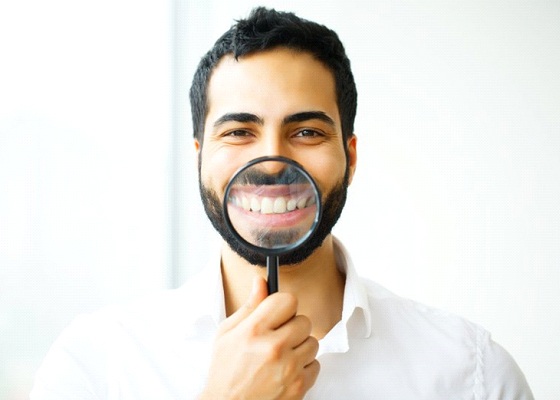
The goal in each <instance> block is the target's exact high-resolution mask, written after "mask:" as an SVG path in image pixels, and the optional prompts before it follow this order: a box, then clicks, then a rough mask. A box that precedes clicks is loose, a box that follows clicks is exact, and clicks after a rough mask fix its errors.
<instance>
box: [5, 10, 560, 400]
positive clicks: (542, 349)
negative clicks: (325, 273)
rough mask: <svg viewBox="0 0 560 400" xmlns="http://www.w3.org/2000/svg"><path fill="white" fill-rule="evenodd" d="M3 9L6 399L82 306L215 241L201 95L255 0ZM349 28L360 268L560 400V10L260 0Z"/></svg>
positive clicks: (177, 276) (178, 265)
mask: <svg viewBox="0 0 560 400" xmlns="http://www.w3.org/2000/svg"><path fill="white" fill-rule="evenodd" d="M198 3H199V4H193V2H178V3H174V4H171V3H168V2H161V1H155V0H152V1H144V2H133V1H126V0H114V1H108V0H101V1H98V2H96V3H92V4H87V5H86V3H81V2H80V3H78V2H71V1H63V0H57V1H50V2H40V1H21V2H13V4H10V5H8V4H4V3H3V4H2V5H0V399H2V400H5V399H10V400H15V399H19V398H25V395H26V393H27V390H28V388H29V385H30V382H31V380H32V375H33V372H34V370H35V368H36V367H37V365H38V363H39V362H40V360H41V358H42V357H43V356H44V353H45V352H46V350H47V348H48V346H49V344H50V343H51V342H52V340H53V339H54V338H55V337H56V336H57V335H58V333H59V332H60V329H62V327H64V326H65V325H66V324H67V323H68V322H69V321H70V320H71V318H72V317H73V316H74V315H76V314H77V313H79V312H84V311H89V310H93V309H95V308H97V307H99V306H102V305H104V304H108V303H112V302H120V301H124V300H127V299H130V298H133V297H136V296H139V295H142V294H145V293H147V292H150V291H154V290H159V289H161V288H163V287H166V286H169V285H174V284H177V283H180V282H182V281H184V279H187V277H188V276H189V275H190V274H192V273H193V272H195V271H196V270H198V269H199V268H200V267H201V266H202V265H203V264H204V262H205V259H206V251H207V249H208V245H207V241H214V240H215V239H216V238H215V235H214V234H213V232H212V230H211V228H210V227H209V224H208V223H207V222H206V219H205V217H204V215H203V211H202V208H201V206H200V204H199V200H198V193H197V186H196V173H195V172H196V169H195V162H194V157H193V147H192V142H191V133H190V132H191V128H190V113H189V108H188V101H187V90H188V87H189V85H190V80H191V76H192V73H193V71H194V68H195V65H196V63H197V62H198V59H199V58H200V56H201V55H202V54H203V52H205V51H206V50H207V49H208V48H209V47H210V46H211V44H212V43H213V41H214V40H215V39H216V38H217V37H218V35H220V34H221V33H222V32H223V31H224V30H226V29H227V28H228V27H229V26H230V24H231V23H232V21H233V19H235V18H240V17H243V16H245V15H246V14H247V13H248V11H249V10H250V8H251V7H252V6H253V5H255V4H257V3H256V2H252V1H236V2H225V1H208V0H207V1H204V2H202V1H200V2H198ZM260 4H268V5H271V6H275V7H278V8H280V9H285V10H293V11H296V12H298V13H299V14H300V15H301V16H303V17H306V18H309V19H313V20H316V21H318V22H321V23H324V24H326V25H328V26H330V27H331V28H333V29H335V30H336V31H337V32H338V33H339V35H340V36H341V38H342V40H343V42H344V43H345V45H346V48H347V51H348V54H349V56H350V59H351V60H352V65H353V68H354V73H355V77H356V80H357V84H358V91H359V109H358V117H357V121H356V134H357V135H358V150H359V153H358V154H359V164H358V170H357V175H356V178H355V181H354V183H353V185H352V186H351V188H350V194H349V201H348V204H347V207H346V209H345V211H344V213H343V217H342V220H341V221H340V223H339V224H338V225H337V227H336V234H337V235H338V236H339V237H340V238H341V239H342V240H343V241H344V242H345V243H346V244H347V246H348V247H349V248H350V250H351V252H352V254H353V257H354V259H355V262H356V264H357V267H358V269H359V270H360V272H361V273H362V274H364V275H366V276H368V277H371V278H372V279H374V280H376V281H378V282H380V283H381V284H383V285H384V286H386V287H388V288H389V289H391V290H392V291H394V292H396V293H398V294H401V295H403V296H406V297H411V298H414V299H416V300H419V301H421V302H424V303H427V304H429V305H433V306H436V307H440V308H444V309H446V310H449V311H452V312H456V313H459V314H461V315H463V316H465V317H467V318H469V319H471V320H473V321H476V322H478V323H480V324H481V325H483V326H485V327H486V328H487V329H489V330H490V331H491V332H492V333H493V336H494V338H495V339H496V340H497V341H498V342H500V343H501V344H502V345H504V347H506V348H507V349H508V350H509V351H510V352H511V353H512V354H513V356H514V357H515V358H516V360H517V362H518V363H519V364H520V366H521V367H522V369H523V370H524V372H525V374H526V375H527V378H528V380H529V383H530V384H531V386H532V388H533V391H534V394H535V397H536V398H538V399H554V398H557V397H558V395H559V394H560V381H559V380H558V375H559V374H560V341H559V340H558V337H560V306H559V305H560V290H559V289H560V78H559V74H558V71H559V70H560V28H559V26H560V24H558V21H560V4H559V3H557V2H544V1H541V2H538V1H535V2H505V1H504V2H498V1H490V2H488V1H468V2H467V1H464V2H448V1H420V2H396V1H389V0H383V1H363V2H362V1H357V0H353V1H352V0H347V1H326V0H322V1H306V2H301V1H287V0H284V1H265V2H260Z"/></svg>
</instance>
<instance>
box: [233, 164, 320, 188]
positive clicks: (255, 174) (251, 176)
mask: <svg viewBox="0 0 560 400" xmlns="http://www.w3.org/2000/svg"><path fill="white" fill-rule="evenodd" d="M236 181H237V183H240V184H242V185H290V184H301V183H309V180H308V179H307V178H306V177H305V176H304V175H303V174H302V173H300V172H298V171H297V170H296V169H294V168H284V169H282V170H281V171H279V172H277V173H274V174H268V173H265V172H262V171H258V170H254V169H249V170H247V171H245V172H244V173H243V174H241V176H239V177H237V179H236Z"/></svg>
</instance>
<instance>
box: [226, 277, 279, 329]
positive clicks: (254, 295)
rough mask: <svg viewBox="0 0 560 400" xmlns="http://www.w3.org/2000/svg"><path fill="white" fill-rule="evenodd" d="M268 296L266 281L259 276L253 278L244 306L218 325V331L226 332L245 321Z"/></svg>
mask: <svg viewBox="0 0 560 400" xmlns="http://www.w3.org/2000/svg"><path fill="white" fill-rule="evenodd" d="M267 296H268V288H267V286H266V281H265V280H264V278H262V277H260V276H256V277H255V278H253V286H252V287H251V293H250V294H249V297H248V299H247V301H246V302H245V304H243V306H241V308H239V310H237V311H236V312H234V313H233V314H231V315H230V316H229V317H228V318H227V319H226V320H225V321H224V322H222V324H221V325H220V331H221V332H222V333H224V332H227V331H229V330H231V329H233V328H235V327H236V326H237V325H239V323H240V322H241V321H243V320H245V319H246V318H247V317H248V316H249V315H251V313H252V312H253V311H254V310H255V309H256V308H257V307H258V305H259V304H260V303H261V302H262V301H263V300H264V299H266V297H267Z"/></svg>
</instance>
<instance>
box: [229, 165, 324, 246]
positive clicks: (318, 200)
mask: <svg viewBox="0 0 560 400" xmlns="http://www.w3.org/2000/svg"><path fill="white" fill-rule="evenodd" d="M265 161H281V162H285V163H286V164H289V165H290V166H292V167H295V168H296V169H297V170H298V171H299V172H301V174H302V175H303V176H305V177H306V178H307V180H308V181H309V182H310V183H311V186H312V187H313V189H314V192H315V200H316V201H315V204H316V205H317V210H316V212H315V219H314V220H313V224H312V225H311V229H309V231H308V232H307V234H305V235H303V237H301V238H300V239H299V240H297V241H295V242H294V243H292V244H290V245H288V246H283V247H279V248H276V249H274V248H273V249H267V248H265V247H259V246H256V245H254V244H252V243H250V242H248V241H247V240H245V239H244V238H243V237H242V236H241V235H240V234H239V233H238V232H237V230H236V229H235V228H234V226H233V223H232V222H231V220H230V218H229V212H228V198H229V192H230V190H231V183H232V182H234V181H235V179H236V178H237V177H238V176H239V174H241V173H242V172H243V171H245V170H246V169H249V168H250V167H252V166H253V165H255V164H258V163H261V162H265ZM222 207H223V210H222V212H223V215H224V220H225V222H226V225H227V227H228V229H229V230H230V232H231V233H232V234H233V235H234V236H235V238H236V239H237V240H238V241H239V242H240V243H241V244H243V245H244V246H245V247H247V248H249V249H251V250H253V251H257V252H262V253H264V255H266V256H280V255H282V254H287V253H289V252H290V251H292V250H294V249H295V248H297V247H299V246H301V245H302V244H303V243H305V242H306V241H307V239H309V238H310V237H311V236H312V235H313V234H314V233H315V231H316V230H317V227H318V226H319V221H320V220H321V212H322V209H323V205H322V204H321V191H320V190H319V186H317V183H316V182H315V180H314V179H313V177H312V176H311V175H310V174H309V173H308V172H307V171H306V170H305V169H304V168H303V166H302V165H301V164H299V163H298V162H297V161H295V160H292V159H291V158H287V157H282V156H264V157H258V158H255V159H253V160H251V161H249V162H248V163H247V164H245V165H244V166H242V167H241V168H239V169H238V170H237V171H236V172H235V173H234V174H233V176H232V177H231V179H230V180H229V182H228V184H227V187H226V192H225V194H224V201H223V204H222Z"/></svg>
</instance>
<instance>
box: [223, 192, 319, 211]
mask: <svg viewBox="0 0 560 400" xmlns="http://www.w3.org/2000/svg"><path fill="white" fill-rule="evenodd" d="M230 201H231V202H232V204H235V205H236V206H237V207H241V208H243V209H244V210H245V211H252V212H260V213H261V214H283V213H285V212H289V211H294V210H296V209H298V210H301V209H303V208H305V207H309V206H311V205H313V204H315V197H314V196H311V197H301V198H296V197H292V198H286V197H282V196H280V197H274V198H272V197H262V198H259V197H246V196H240V197H236V196H232V197H231V198H230Z"/></svg>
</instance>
